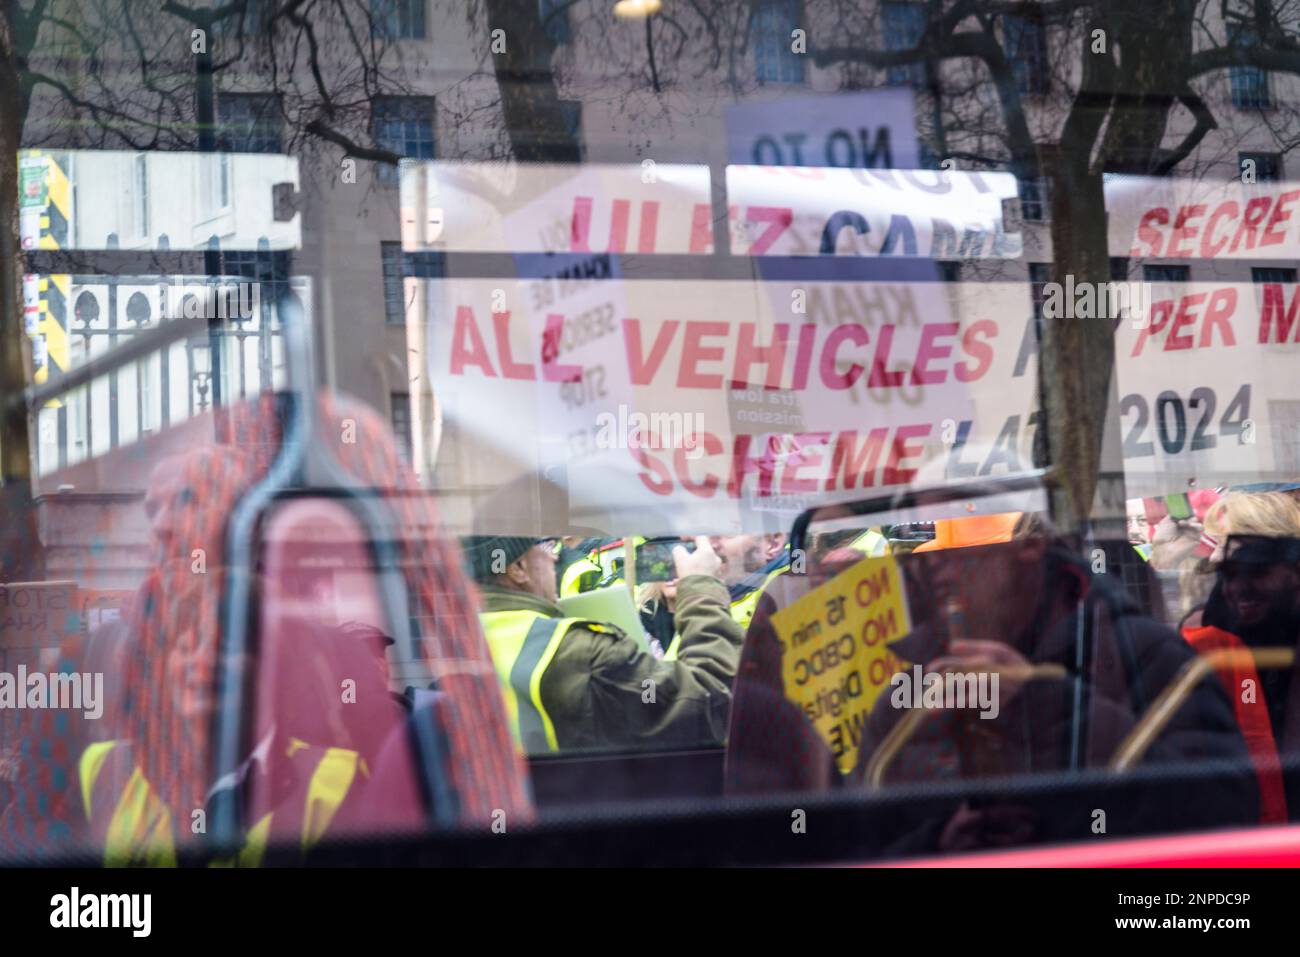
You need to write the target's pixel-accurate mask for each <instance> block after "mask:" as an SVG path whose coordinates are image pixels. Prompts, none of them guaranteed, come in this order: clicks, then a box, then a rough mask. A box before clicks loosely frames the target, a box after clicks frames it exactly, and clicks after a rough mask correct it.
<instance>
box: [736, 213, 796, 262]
mask: <svg viewBox="0 0 1300 957" xmlns="http://www.w3.org/2000/svg"><path fill="white" fill-rule="evenodd" d="M746 215H747V216H748V221H749V222H751V223H767V228H766V229H764V230H763V231H762V232H761V233H759V234H758V238H757V239H755V240H754V242H753V243H752V244H750V247H749V254H750V255H751V256H761V255H763V253H765V252H767V251H768V250H769V249H771V248H772V244H773V243H775V242H776V241H777V239H778V238H780V236H781V234H782V233H783V232H785V231H786V230H787V229H789V228H790V224H791V223H792V222H793V221H794V210H792V209H791V208H790V207H789V206H750V207H749V208H748V211H747V213H746Z"/></svg>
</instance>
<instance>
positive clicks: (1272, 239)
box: [1259, 190, 1300, 246]
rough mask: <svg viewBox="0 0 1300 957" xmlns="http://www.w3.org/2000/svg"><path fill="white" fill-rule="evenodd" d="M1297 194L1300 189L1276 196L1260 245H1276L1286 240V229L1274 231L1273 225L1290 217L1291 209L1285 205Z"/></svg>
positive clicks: (1299, 192) (1298, 194)
mask: <svg viewBox="0 0 1300 957" xmlns="http://www.w3.org/2000/svg"><path fill="white" fill-rule="evenodd" d="M1298 196H1300V190H1291V191H1290V192H1287V193H1283V194H1282V195H1281V196H1279V197H1278V198H1277V202H1276V203H1275V204H1273V215H1272V216H1270V217H1269V218H1268V226H1266V227H1265V228H1264V235H1263V236H1262V237H1261V238H1260V240H1259V244H1260V245H1261V246H1276V245H1277V244H1278V243H1282V242H1285V241H1286V231H1285V230H1283V231H1282V232H1280V233H1279V232H1275V231H1274V227H1276V226H1280V225H1282V224H1283V223H1285V222H1286V221H1287V220H1288V219H1290V218H1291V210H1289V209H1286V208H1285V207H1286V204H1287V203H1290V202H1294V201H1295V199H1296V197H1298Z"/></svg>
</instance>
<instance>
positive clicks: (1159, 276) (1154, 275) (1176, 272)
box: [1142, 266, 1191, 283]
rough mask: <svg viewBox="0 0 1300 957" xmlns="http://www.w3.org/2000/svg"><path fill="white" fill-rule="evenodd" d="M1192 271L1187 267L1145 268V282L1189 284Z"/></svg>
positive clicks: (1143, 276) (1143, 272)
mask: <svg viewBox="0 0 1300 957" xmlns="http://www.w3.org/2000/svg"><path fill="white" fill-rule="evenodd" d="M1190 272H1191V270H1190V269H1189V267H1187V266H1143V267H1142V279H1143V281H1144V282H1160V283H1170V282H1175V283H1176V282H1187V278H1188V276H1189V275H1190Z"/></svg>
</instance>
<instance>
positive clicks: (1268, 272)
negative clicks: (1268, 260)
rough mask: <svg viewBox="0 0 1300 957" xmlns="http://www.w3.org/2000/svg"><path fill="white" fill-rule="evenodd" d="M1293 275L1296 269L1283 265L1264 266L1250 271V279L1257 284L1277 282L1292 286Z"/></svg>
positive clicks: (1293, 281)
mask: <svg viewBox="0 0 1300 957" xmlns="http://www.w3.org/2000/svg"><path fill="white" fill-rule="evenodd" d="M1295 276H1296V271H1295V270H1294V269H1290V268H1287V267H1285V266H1264V267H1261V268H1258V269H1252V270H1251V271H1250V280H1251V282H1253V283H1255V284H1257V285H1263V284H1265V283H1275V282H1279V283H1282V284H1283V285H1284V286H1293V285H1295Z"/></svg>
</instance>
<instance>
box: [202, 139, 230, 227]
mask: <svg viewBox="0 0 1300 957" xmlns="http://www.w3.org/2000/svg"><path fill="white" fill-rule="evenodd" d="M199 199H200V201H201V202H200V205H201V207H202V209H203V214H204V215H205V216H208V217H212V216H216V215H218V214H219V213H222V212H225V211H226V210H228V209H229V208H230V155H229V154H228V153H205V154H202V155H200V157H199Z"/></svg>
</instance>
